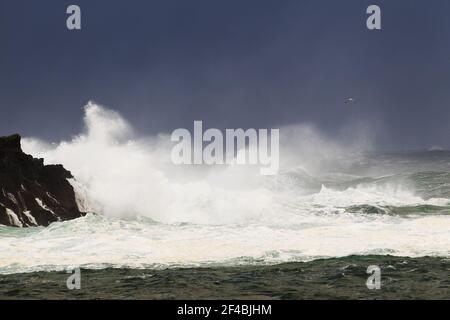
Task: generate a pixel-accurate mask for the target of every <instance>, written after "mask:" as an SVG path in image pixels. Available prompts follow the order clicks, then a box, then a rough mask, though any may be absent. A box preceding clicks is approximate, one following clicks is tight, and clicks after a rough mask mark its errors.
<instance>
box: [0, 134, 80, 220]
mask: <svg viewBox="0 0 450 320" xmlns="http://www.w3.org/2000/svg"><path fill="white" fill-rule="evenodd" d="M68 178H73V177H72V174H71V173H70V172H69V171H67V170H66V169H64V167H63V166H62V165H44V159H36V158H33V157H32V156H31V155H27V154H25V153H24V152H23V151H22V148H21V145H20V136H19V135H18V134H14V135H11V136H8V137H0V224H3V225H8V226H15V227H29V226H47V225H49V224H50V223H52V222H55V221H63V220H70V219H75V218H78V217H80V216H82V215H84V213H82V212H80V211H79V209H78V206H77V203H76V200H75V192H74V189H73V187H72V185H71V184H70V183H69V182H68V180H67V179H68Z"/></svg>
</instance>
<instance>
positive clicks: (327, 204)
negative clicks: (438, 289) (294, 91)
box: [0, 103, 450, 275]
mask: <svg viewBox="0 0 450 320" xmlns="http://www.w3.org/2000/svg"><path fill="white" fill-rule="evenodd" d="M84 122H85V130H84V132H82V133H81V134H79V135H77V136H74V137H73V139H72V140H70V141H63V142H60V143H57V144H51V143H47V142H44V141H40V140H38V139H34V138H26V139H24V141H23V148H24V151H25V152H26V153H29V154H32V155H33V156H36V157H43V158H45V161H46V163H61V164H63V165H64V166H65V167H66V168H67V169H68V170H70V171H71V172H72V173H73V175H74V176H75V177H76V180H72V181H71V183H72V184H73V186H74V187H75V189H76V191H77V198H78V199H77V200H78V203H79V206H80V207H81V209H83V210H86V211H89V212H90V213H89V214H88V215H86V216H85V217H82V218H79V219H76V220H72V221H66V222H58V223H53V224H52V225H50V226H49V227H46V228H44V227H36V228H23V229H21V228H11V227H5V226H0V252H1V255H0V274H3V275H12V274H19V273H23V272H26V273H29V272H40V271H45V272H51V271H63V270H65V269H67V268H76V267H81V268H84V269H95V270H99V269H105V268H132V269H136V270H141V269H142V270H160V271H161V270H164V269H169V270H175V269H178V268H183V270H184V268H196V267H205V268H213V269H214V268H226V267H227V268H228V267H237V266H241V267H246V268H247V267H252V266H254V267H258V266H269V265H275V264H280V263H285V262H311V263H313V261H316V260H317V259H324V258H326V259H328V258H340V259H349V258H344V257H348V256H352V255H355V256H376V257H377V256H378V257H381V256H384V257H385V258H387V257H388V256H398V257H411V258H420V257H426V256H433V257H436V259H441V260H439V261H444V262H445V261H448V257H449V255H450V152H447V151H442V150H432V151H411V152H405V151H403V152H379V151H378V152H375V151H371V148H370V139H368V138H367V137H368V136H367V134H366V133H367V132H364V130H362V131H360V132H355V134H354V137H353V138H352V139H343V140H345V143H343V142H342V141H343V140H339V139H338V138H337V139H336V140H331V139H327V138H325V137H324V136H323V135H321V134H320V132H318V131H317V130H315V129H314V128H313V127H311V126H307V125H298V126H290V127H284V128H280V134H281V136H280V165H281V167H280V172H279V174H278V175H276V176H261V175H260V174H259V170H258V169H259V168H258V167H257V166H214V167H211V166H209V167H208V166H175V165H173V164H172V163H171V162H170V147H171V144H170V139H169V138H168V134H167V133H165V134H164V133H163V134H161V135H158V136H154V137H139V136H137V135H136V134H135V133H134V132H133V129H132V127H131V126H130V125H129V124H128V123H127V121H126V120H125V119H123V118H122V117H121V116H120V115H119V114H118V113H116V112H114V111H112V110H108V109H106V108H103V107H101V106H99V105H97V104H94V103H89V104H88V105H87V106H86V107H85V117H84ZM424 259H425V258H424ZM426 259H428V258H426ZM375 260H376V259H375ZM381 260H383V259H381ZM320 261H322V260H320ZM330 261H332V260H330ZM343 261H344V260H343ZM372 262H374V261H372ZM380 263H383V261H381V262H380ZM315 266H317V265H314V267H315ZM105 270H113V269H105ZM214 270H216V269H214ZM36 275H38V274H36Z"/></svg>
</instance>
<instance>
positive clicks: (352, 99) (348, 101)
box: [345, 98, 355, 104]
mask: <svg viewBox="0 0 450 320" xmlns="http://www.w3.org/2000/svg"><path fill="white" fill-rule="evenodd" d="M347 103H355V99H354V98H347V99H346V100H345V104H347Z"/></svg>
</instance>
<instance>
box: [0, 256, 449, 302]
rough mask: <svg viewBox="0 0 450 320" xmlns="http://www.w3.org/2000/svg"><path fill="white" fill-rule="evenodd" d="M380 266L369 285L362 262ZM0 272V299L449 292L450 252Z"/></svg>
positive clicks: (427, 295)
mask: <svg viewBox="0 0 450 320" xmlns="http://www.w3.org/2000/svg"><path fill="white" fill-rule="evenodd" d="M369 265H378V266H379V267H380V268H381V289H379V290H369V289H368V288H367V287H366V280H367V277H368V276H369V275H368V274H367V273H366V269H367V267H368V266H369ZM68 276H69V275H68V274H67V273H65V272H35V273H25V274H11V275H0V298H1V299H450V260H449V259H446V258H436V257H423V258H405V257H392V256H350V257H345V258H333V259H324V260H316V261H312V262H306V263H285V264H280V265H273V266H242V267H217V268H188V269H166V270H150V269H142V270H139V269H102V270H85V269H82V270H81V289H80V290H72V291H71V290H68V289H67V287H66V279H67V277H68Z"/></svg>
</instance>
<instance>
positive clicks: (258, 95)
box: [0, 0, 450, 148]
mask: <svg viewBox="0 0 450 320" xmlns="http://www.w3.org/2000/svg"><path fill="white" fill-rule="evenodd" d="M69 4H78V5H79V6H80V7H81V10H82V30H81V31H75V32H74V31H68V30H67V29H66V25H65V20H66V16H67V15H66V13H65V11H66V7H67V6H68V5H69ZM369 4H378V5H379V6H380V7H381V9H382V28H383V29H382V30H381V31H369V30H367V29H366V27H365V20H366V17H367V15H366V14H365V10H366V8H367V6H368V5H369ZM449 16H450V2H449V1H447V0H433V1H425V0H421V1H414V0H396V1H364V0H342V1H332V0H328V1H323V0H309V1H305V0H283V1H278V0H277V1H275V0H247V1H241V0H227V1H222V0H215V1H211V0H196V1H182V0H177V1H175V0H152V1H137V0H135V1H124V0H118V1H105V0H103V1H99V0H89V1H86V0H77V1H61V0H43V1H24V0H0V134H8V133H12V132H19V133H22V134H23V135H28V136H30V135H32V136H38V137H42V138H46V139H51V140H58V139H61V138H67V137H69V136H70V135H72V134H76V133H78V132H79V131H80V127H81V124H82V123H81V117H82V110H81V107H82V106H83V105H84V104H85V103H86V102H87V101H88V100H93V101H96V102H98V103H100V104H103V105H105V106H107V107H109V108H112V109H115V110H118V111H119V112H121V113H122V114H123V115H124V116H125V118H127V119H128V120H129V121H130V122H131V123H132V124H133V125H134V126H135V127H136V128H137V129H138V130H139V131H140V132H142V133H145V134H147V133H155V132H160V131H171V130H173V129H175V128H178V127H188V128H190V127H191V126H192V122H193V120H197V119H198V120H203V121H204V124H205V125H206V126H208V127H219V128H223V127H228V128H237V127H256V128H263V127H273V126H281V125H286V124H292V123H304V122H307V123H313V124H315V125H316V126H318V127H319V128H320V129H321V130H322V131H324V132H325V133H327V134H329V135H334V134H335V133H336V132H337V131H338V130H340V128H342V127H345V126H349V125H351V124H352V123H361V124H363V125H367V126H370V127H371V128H372V127H373V128H375V129H376V130H377V137H378V143H379V146H380V147H382V148H428V147H430V146H432V145H441V146H446V147H450V142H449V139H448V137H449V136H450V125H449V120H450V104H449V102H450V90H449V89H450V17H449ZM348 97H354V98H355V99H356V103H353V104H345V99H346V98H348Z"/></svg>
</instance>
